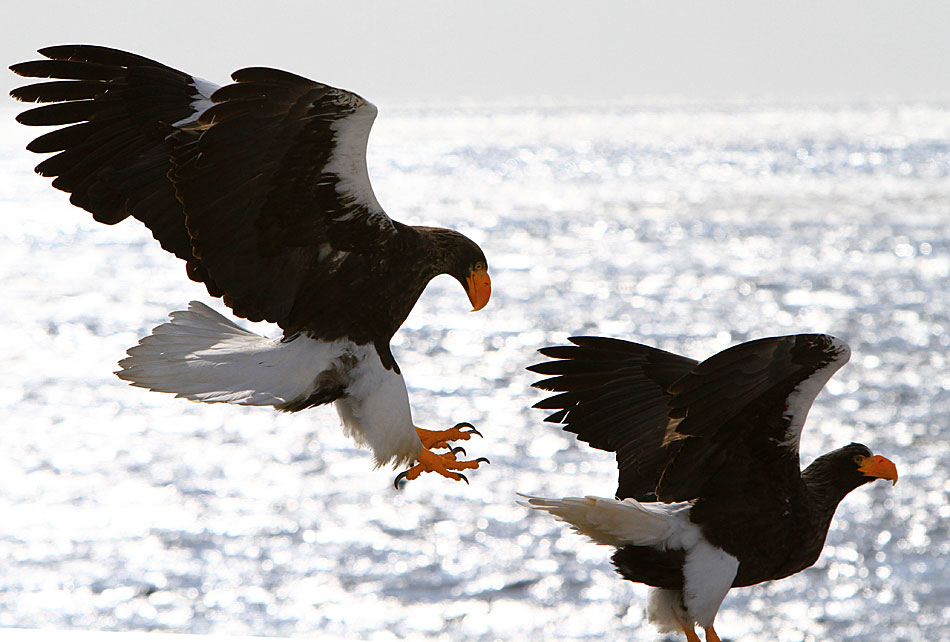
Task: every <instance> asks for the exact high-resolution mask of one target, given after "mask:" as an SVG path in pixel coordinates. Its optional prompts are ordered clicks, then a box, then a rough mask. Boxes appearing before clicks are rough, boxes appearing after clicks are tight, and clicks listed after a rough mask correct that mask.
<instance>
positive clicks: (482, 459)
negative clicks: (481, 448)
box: [475, 457, 491, 464]
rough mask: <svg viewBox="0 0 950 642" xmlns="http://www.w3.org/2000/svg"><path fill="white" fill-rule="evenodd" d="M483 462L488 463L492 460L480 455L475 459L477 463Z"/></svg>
mask: <svg viewBox="0 0 950 642" xmlns="http://www.w3.org/2000/svg"><path fill="white" fill-rule="evenodd" d="M482 462H485V463H486V464H490V463H491V462H490V461H488V457H479V458H478V459H476V460H475V463H476V464H480V463H482Z"/></svg>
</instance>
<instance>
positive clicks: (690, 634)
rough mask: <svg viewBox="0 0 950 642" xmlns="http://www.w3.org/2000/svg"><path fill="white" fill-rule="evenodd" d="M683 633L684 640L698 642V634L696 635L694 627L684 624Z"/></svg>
mask: <svg viewBox="0 0 950 642" xmlns="http://www.w3.org/2000/svg"><path fill="white" fill-rule="evenodd" d="M683 633H685V634H686V642H700V640H699V636H698V635H696V629H694V628H693V627H691V626H687V625H685V624H684V625H683ZM717 639H718V638H717Z"/></svg>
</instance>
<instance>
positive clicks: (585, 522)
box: [521, 495, 684, 547]
mask: <svg viewBox="0 0 950 642" xmlns="http://www.w3.org/2000/svg"><path fill="white" fill-rule="evenodd" d="M522 497H525V498H527V499H528V501H527V502H521V504H522V505H523V506H528V507H529V508H534V509H537V510H543V511H546V512H548V513H551V514H552V515H554V517H555V518H557V519H559V520H561V521H562V522H567V523H568V524H569V525H570V526H571V528H572V529H574V530H575V531H577V532H578V533H580V534H581V535H586V536H587V537H589V538H591V539H592V540H594V542H596V543H597V544H604V545H606V546H617V547H620V546H624V545H626V544H635V545H637V546H664V547H666V546H669V545H670V544H673V543H674V541H675V540H678V539H679V538H678V537H676V535H677V531H679V530H680V529H679V528H678V527H679V522H680V518H679V516H680V511H681V509H682V508H683V507H684V505H683V504H668V505H644V504H641V503H640V502H637V501H635V500H633V499H625V500H623V501H618V500H616V499H607V498H604V497H591V496H588V497H565V498H563V499H547V498H544V497H531V496H529V495H522ZM676 543H679V542H678V541H677V542H676Z"/></svg>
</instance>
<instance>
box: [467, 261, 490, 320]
mask: <svg viewBox="0 0 950 642" xmlns="http://www.w3.org/2000/svg"><path fill="white" fill-rule="evenodd" d="M465 293H466V294H467V295H468V300H469V301H471V302H472V312H477V311H478V310H481V309H482V308H484V307H485V306H486V305H488V299H490V298H491V279H490V278H489V277H488V270H487V269H486V268H478V269H477V270H472V271H471V272H470V273H469V275H468V276H467V277H465Z"/></svg>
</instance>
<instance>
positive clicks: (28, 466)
mask: <svg viewBox="0 0 950 642" xmlns="http://www.w3.org/2000/svg"><path fill="white" fill-rule="evenodd" d="M2 115H3V118H2V122H0V137H2V139H3V141H4V146H3V151H2V152H0V164H2V170H3V171H2V172H0V199H2V207H3V213H4V218H3V225H2V228H0V270H2V272H0V274H2V283H3V298H2V301H3V305H2V306H0V353H2V355H3V361H2V363H3V368H2V370H0V439H2V442H0V443H2V448H0V489H2V491H0V516H2V519H0V626H20V627H63V628H91V629H102V630H131V629H138V630H141V629H150V630H165V631H180V632H192V633H209V632H214V633H233V634H258V635H310V636H315V635H320V634H322V635H324V636H331V635H334V634H335V635H337V636H339V637H348V638H350V639H361V640H394V639H403V638H406V639H412V640H446V641H448V640H451V641H453V642H455V641H459V640H475V641H483V640H484V641H490V640H574V639H579V638H591V639H607V640H614V639H625V640H655V639H657V638H658V637H659V636H658V635H657V633H656V631H655V629H653V627H651V626H650V625H649V624H648V623H647V622H646V620H645V616H644V612H643V607H644V601H645V599H644V598H645V595H646V589H645V588H644V587H643V586H641V585H635V584H632V583H630V582H626V581H623V580H621V579H620V578H619V576H617V575H616V574H615V573H614V571H613V570H612V567H611V565H610V562H609V557H610V554H611V552H612V551H611V549H609V548H606V547H600V546H596V545H594V544H591V543H588V542H587V541H586V540H585V539H584V538H582V537H581V536H578V535H576V534H574V533H572V532H570V531H569V529H568V528H567V527H565V526H564V525H563V524H560V523H557V522H555V521H554V520H553V519H551V518H550V517H549V516H546V515H542V514H533V513H532V512H529V511H528V510H527V509H525V508H522V507H520V506H518V505H517V504H516V503H515V500H516V493H517V492H525V493H532V494H543V495H553V496H564V495H585V494H593V495H602V496H607V497H610V496H612V495H613V492H614V489H615V484H616V467H615V464H614V461H613V457H612V455H611V454H609V453H604V452H601V451H596V450H592V449H590V448H589V447H587V446H586V445H585V444H581V443H578V442H576V441H575V440H574V438H573V436H572V435H569V434H567V433H564V432H562V431H561V430H560V429H559V428H558V427H557V426H554V425H551V424H544V423H542V422H541V419H542V417H543V416H544V414H543V413H542V412H541V411H537V410H531V409H530V406H531V405H532V404H533V403H535V402H536V401H538V400H539V399H540V398H542V395H541V394H540V393H539V392H537V391H535V390H533V389H532V388H531V387H530V384H531V382H532V381H534V380H535V379H536V377H535V376H534V375H531V374H530V373H528V372H526V371H525V370H524V367H525V366H527V365H529V364H532V363H535V362H536V361H538V360H539V356H538V355H537V354H536V353H535V350H536V349H537V348H539V347H542V346H545V345H551V344H556V343H561V342H563V341H564V340H565V339H566V337H568V336H570V335H573V334H599V335H606V336H616V337H622V338H627V339H631V340H635V341H639V342H643V343H647V344H650V345H655V346H658V347H660V348H664V349H666V350H671V351H675V352H678V353H681V354H685V355H688V356H691V357H693V358H696V359H702V358H705V357H707V356H709V355H711V354H713V353H714V352H716V351H719V350H721V349H723V348H726V347H727V346H730V345H733V344H735V343H738V342H741V341H745V340H749V339H754V338H757V337H762V336H770V335H776V334H790V333H798V332H826V333H830V334H834V335H835V336H837V337H840V338H841V339H843V340H845V341H846V342H847V343H848V344H849V345H850V346H851V348H852V351H853V356H852V359H851V363H850V364H848V365H847V366H845V368H844V369H843V370H841V371H840V372H839V373H838V374H837V375H835V377H834V378H833V379H832V380H831V381H830V382H829V384H828V386H827V388H826V389H825V391H824V392H823V393H822V394H821V395H820V396H819V398H818V400H817V402H816V404H815V406H814V408H813V409H812V412H811V414H810V416H809V421H808V422H807V424H806V427H805V431H804V435H803V439H802V461H803V464H807V463H809V462H810V461H811V460H812V459H813V458H814V457H815V456H817V455H819V454H821V453H823V452H825V451H828V450H831V449H833V448H836V447H838V446H842V445H844V444H847V443H849V442H851V441H859V442H862V443H864V444H867V445H868V446H869V447H870V448H871V449H872V450H873V451H874V452H875V453H880V454H883V455H885V456H887V457H889V458H890V459H892V460H894V461H895V462H896V464H897V466H898V469H899V470H900V475H901V481H900V483H899V484H898V485H897V486H896V487H893V488H892V487H891V486H890V484H886V483H883V482H882V483H874V484H870V485H867V486H864V487H862V488H860V489H858V490H856V491H854V492H853V493H852V494H851V495H849V496H848V497H847V498H846V499H845V500H844V501H843V502H842V504H841V506H840V507H839V509H838V512H837V516H836V518H835V520H834V521H833V523H832V526H831V531H830V532H829V534H828V540H827V545H826V547H825V551H824V553H823V554H822V556H821V559H820V560H819V561H818V563H817V564H816V565H815V566H814V567H812V568H810V569H808V570H806V571H805V572H803V573H800V574H798V575H795V576H793V577H791V578H789V579H786V580H782V581H778V582H772V583H768V584H764V585H759V586H756V587H751V588H746V589H736V590H733V591H732V592H731V593H730V594H729V596H727V598H726V600H725V601H724V603H723V607H722V609H721V611H720V615H719V618H718V620H717V628H718V629H719V631H720V633H721V634H722V635H723V636H724V637H725V638H727V639H731V640H741V641H744V642H746V641H747V642H752V641H753V640H764V639H770V640H779V641H781V642H798V641H805V640H808V641H816V642H817V641H826V640H848V639H863V640H883V639H886V640H889V641H898V640H908V641H911V640H915V641H916V640H920V641H924V640H926V641H928V642H933V641H936V640H950V627H948V626H947V622H948V621H950V564H948V559H950V556H948V554H950V538H948V530H950V501H948V499H950V476H948V473H947V471H948V469H950V425H948V423H950V366H948V355H950V350H948V347H950V318H948V307H950V306H948V304H950V297H948V294H947V291H948V284H950V106H947V105H911V104H889V105H884V106H880V105H871V106H863V105H830V106H829V105H824V106H812V105H790V106H782V105H759V104H748V105H724V106H703V105H658V104H647V105H625V104H614V105H585V106H578V107H573V108H567V107H557V108H555V107H550V106H532V107H525V106H517V105H516V106H504V107H497V108H487V107H486V108H476V107H469V108H448V107H446V108H441V109H437V110H436V109H426V110H422V109H411V108H404V109H401V110H387V109H386V108H385V106H384V108H383V111H382V113H381V115H380V117H379V119H378V122H377V124H376V128H375V130H374V133H373V136H372V139H371V141H370V146H371V149H370V172H371V174H372V176H373V180H374V186H375V190H376V193H377V196H378V197H379V200H380V202H381V203H382V204H383V206H384V207H385V208H386V209H387V211H388V212H389V213H390V215H391V216H392V217H393V218H396V219H398V220H400V221H402V222H405V223H410V224H427V225H444V226H448V227H454V228H457V229H459V230H460V231H462V232H464V233H466V234H468V235H469V236H471V237H472V238H473V239H475V240H476V241H477V242H479V243H480V244H481V246H482V247H483V248H484V250H485V252H486V254H487V256H488V259H489V263H490V271H491V274H492V278H493V282H494V296H493V298H492V301H491V303H490V304H489V306H488V307H487V308H485V309H484V310H482V311H481V312H478V313H474V314H473V313H470V312H469V311H468V310H469V307H470V306H469V305H468V302H467V300H466V297H465V294H464V292H463V291H462V290H461V288H460V287H459V286H458V284H457V283H456V282H455V281H454V280H453V279H451V278H448V277H444V276H443V277H439V278H437V279H436V280H435V281H433V282H432V284H431V285H430V286H429V288H428V289H427V290H426V292H425V294H424V295H423V297H422V298H421V299H420V301H419V303H418V305H417V306H416V308H415V310H414V311H413V313H412V315H411V316H410V317H409V319H408V320H407V322H406V324H405V325H404V326H403V328H402V330H400V332H399V333H398V334H397V335H396V337H395V339H394V341H393V351H394V354H395V355H396V358H397V360H398V361H399V363H400V365H401V367H402V370H403V372H404V373H405V376H406V379H407V383H408V385H409V393H410V399H411V401H412V405H413V409H414V413H415V419H416V421H417V423H418V425H420V426H423V427H428V428H441V427H445V426H448V425H452V424H455V423H456V422H459V421H463V420H464V421H471V422H472V423H474V424H475V425H476V426H477V427H478V428H479V429H480V430H481V431H482V433H483V434H484V439H478V438H475V439H473V440H472V441H471V442H467V443H465V444H464V446H465V447H466V448H467V450H468V455H469V457H479V456H487V457H489V458H490V459H491V462H492V463H491V465H489V466H483V467H482V468H480V469H479V470H477V471H473V472H471V473H470V474H469V475H468V477H469V480H470V481H471V485H470V486H466V485H465V484H462V483H455V482H451V481H449V480H446V479H442V478H438V477H436V476H434V475H424V476H423V477H421V478H420V479H419V480H416V481H414V482H411V483H409V484H408V485H407V486H406V487H405V488H404V489H403V490H402V491H399V492H397V491H395V490H393V488H392V480H393V478H394V476H395V473H396V472H398V471H391V470H389V469H383V470H374V469H373V464H372V459H371V456H370V453H369V452H368V451H366V450H360V449H358V448H356V447H355V446H354V445H353V444H352V443H351V442H350V441H349V440H348V439H347V438H345V437H344V436H343V435H342V433H341V430H340V429H339V427H338V420H337V418H336V414H335V412H334V411H333V410H332V409H331V408H317V409H312V410H308V411H304V412H301V413H297V414H292V415H279V414H277V413H275V412H273V411H272V410H270V409H266V408H243V407H229V406H225V405H203V404H196V403H191V402H187V401H183V400H180V399H175V398H173V397H172V396H171V395H162V394H157V393H152V392H147V391H145V390H142V389H138V388H132V387H130V386H128V385H127V384H125V383H124V382H122V381H120V380H119V379H117V378H116V377H115V376H114V375H113V374H112V372H113V371H114V370H115V369H116V368H117V366H116V362H117V361H118V360H119V359H121V358H122V357H123V356H124V351H125V349H126V348H128V347H131V346H133V345H135V343H136V342H137V340H138V339H139V337H142V336H144V335H145V334H147V333H148V331H149V330H150V329H151V328H152V327H154V326H155V325H157V324H159V323H161V322H162V321H164V320H165V319H166V317H167V313H168V312H170V311H172V310H178V309H183V308H184V307H185V306H186V305H187V303H188V301H189V300H192V299H198V300H202V301H205V302H208V303H211V304H212V305H215V306H217V308H218V309H223V307H222V306H221V304H220V302H219V301H212V300H211V299H210V297H208V295H207V293H206V292H205V291H204V290H203V288H202V287H201V286H199V285H197V284H194V283H192V282H190V281H189V280H188V279H187V278H186V276H185V270H184V266H183V264H182V263H181V262H180V261H179V260H177V259H175V258H174V257H173V256H171V255H170V254H166V253H164V252H163V251H162V250H161V249H160V248H159V247H158V244H157V243H156V242H155V241H154V240H153V239H152V238H151V237H150V235H149V233H148V231H147V230H145V229H144V227H143V226H141V225H139V224H137V223H136V222H135V221H127V222H125V223H123V224H120V225H117V226H114V227H107V226H104V225H99V224H97V223H94V222H93V221H92V219H91V216H90V215H88V214H87V213H85V212H83V211H81V210H79V209H77V208H74V207H72V206H70V205H69V204H68V202H67V197H66V195H64V194H62V193H60V192H57V191H56V190H54V189H52V188H50V186H49V184H48V183H49V181H48V179H42V178H39V177H37V176H35V175H33V174H32V173H31V168H32V166H33V165H35V164H36V163H37V162H39V160H40V159H39V158H38V157H36V156H34V155H31V154H28V153H27V152H25V151H23V146H24V144H25V143H26V141H27V140H29V138H30V137H31V136H32V135H36V134H37V133H38V132H36V131H32V130H30V129H27V128H25V127H21V126H19V125H17V124H16V123H14V122H13V118H12V117H13V112H12V111H8V112H7V113H4V114H2ZM252 327H254V328H255V329H256V330H263V331H266V332H268V333H270V334H273V333H274V331H275V328H273V327H272V326H267V325H253V326H252Z"/></svg>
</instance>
